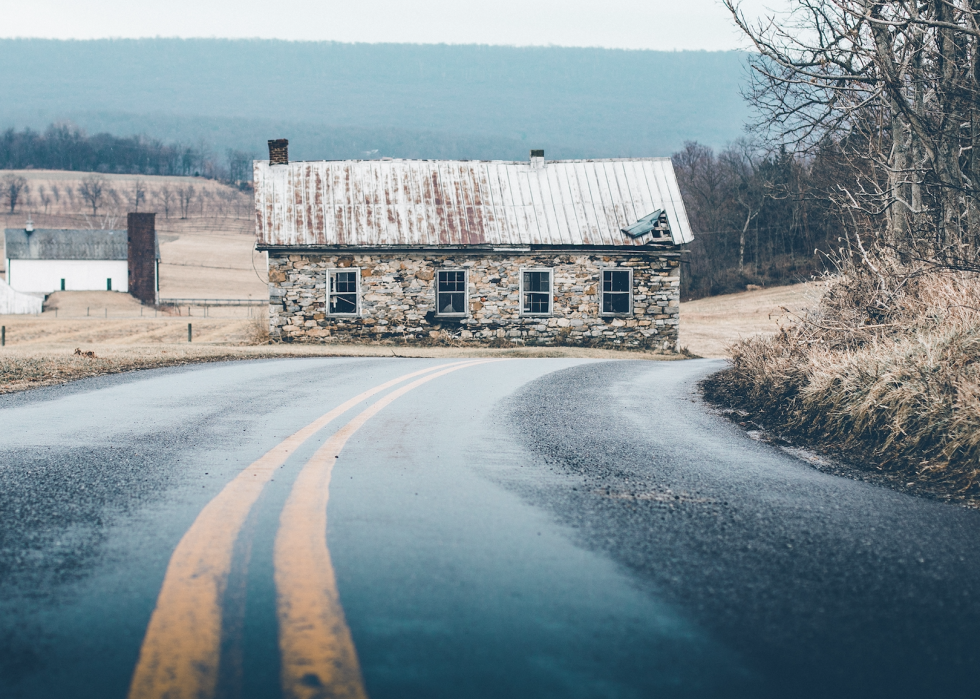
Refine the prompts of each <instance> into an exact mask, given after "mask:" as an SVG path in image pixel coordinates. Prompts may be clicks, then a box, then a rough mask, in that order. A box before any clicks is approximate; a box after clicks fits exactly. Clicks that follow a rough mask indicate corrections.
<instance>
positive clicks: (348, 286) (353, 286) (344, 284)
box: [333, 272, 357, 294]
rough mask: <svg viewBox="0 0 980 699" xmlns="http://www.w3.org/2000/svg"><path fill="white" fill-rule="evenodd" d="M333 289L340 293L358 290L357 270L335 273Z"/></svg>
mask: <svg viewBox="0 0 980 699" xmlns="http://www.w3.org/2000/svg"><path fill="white" fill-rule="evenodd" d="M333 291H334V292H336V293H338V294H344V293H354V292H356V291H357V272H336V273H334V275H333Z"/></svg>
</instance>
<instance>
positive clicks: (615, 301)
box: [602, 292, 630, 313]
mask: <svg viewBox="0 0 980 699" xmlns="http://www.w3.org/2000/svg"><path fill="white" fill-rule="evenodd" d="M602 312H603V313H629V312H630V295H629V294H624V293H618V292H607V293H604V294H603V295H602Z"/></svg>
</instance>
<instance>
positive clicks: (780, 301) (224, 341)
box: [0, 285, 818, 393]
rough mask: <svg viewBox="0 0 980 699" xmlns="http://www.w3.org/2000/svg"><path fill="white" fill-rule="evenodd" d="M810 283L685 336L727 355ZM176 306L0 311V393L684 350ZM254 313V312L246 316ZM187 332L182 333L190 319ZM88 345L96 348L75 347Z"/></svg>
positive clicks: (707, 318)
mask: <svg viewBox="0 0 980 699" xmlns="http://www.w3.org/2000/svg"><path fill="white" fill-rule="evenodd" d="M817 291H818V290H817V289H814V288H813V287H810V286H808V285H798V286H796V287H786V288H781V289H773V290H763V291H751V292H746V293H743V294H733V295H731V296H727V297H716V298H712V299H702V300H699V301H694V302H691V303H689V304H683V305H682V309H681V318H682V320H681V323H682V325H681V327H682V332H681V342H682V346H684V347H687V348H688V350H689V351H690V352H692V353H693V354H697V355H699V356H704V357H724V356H726V347H727V345H728V344H730V343H732V342H735V341H737V340H738V339H740V338H744V337H749V336H752V335H754V334H757V333H764V332H772V331H775V330H776V329H777V327H778V326H777V323H778V322H779V320H780V319H784V318H786V317H787V313H786V311H784V310H782V309H783V308H784V307H785V308H787V309H790V310H791V311H795V310H798V309H800V308H802V307H803V306H804V305H805V304H806V303H808V302H809V300H810V299H812V298H813V297H814V295H815V294H816V293H817ZM187 310H188V309H180V313H181V315H170V314H164V313H161V312H159V311H154V310H153V309H149V308H146V307H143V306H141V305H140V304H139V303H138V302H137V301H136V300H135V299H133V298H132V297H130V296H128V295H127V294H120V293H114V292H106V291H92V292H56V293H54V294H52V295H51V296H50V297H49V298H48V303H47V305H46V310H45V311H44V313H42V314H41V315H39V316H0V324H2V325H3V326H4V327H5V329H6V338H7V345H6V347H4V348H2V349H0V393H7V392H10V391H18V390H23V389H25V388H31V387H37V386H47V385H54V384H60V383H64V382H66V381H69V380H73V379H77V378H85V377H89V376H96V375H99V374H105V373H117V372H121V371H130V370H134V369H144V368H151V367H161V366H175V365H182V364H189V363H196V362H208V361H219V360H235V359H253V358H261V357H312V356H412V357H490V356H492V357H587V358H596V359H655V360H665V359H681V358H683V355H661V354H656V353H652V352H619V351H615V350H595V349H578V348H521V347H515V348H513V349H469V348H467V349H453V348H436V347H396V346H391V345H367V344H365V345H269V344H267V338H268V336H267V334H266V332H265V327H266V323H267V321H266V316H265V314H264V311H262V310H261V309H255V308H252V309H249V308H241V307H232V308H211V309H209V311H208V313H209V315H208V317H203V316H202V315H201V314H202V313H203V312H204V311H203V309H202V308H199V307H195V308H191V309H189V310H190V312H191V313H192V315H190V316H187V315H186V313H187ZM249 315H251V317H249ZM188 323H190V324H191V325H192V331H193V341H192V342H188V341H187V325H188ZM76 349H78V350H80V351H81V352H83V353H87V352H92V353H94V355H95V356H94V357H87V356H84V355H77V354H75V350H76Z"/></svg>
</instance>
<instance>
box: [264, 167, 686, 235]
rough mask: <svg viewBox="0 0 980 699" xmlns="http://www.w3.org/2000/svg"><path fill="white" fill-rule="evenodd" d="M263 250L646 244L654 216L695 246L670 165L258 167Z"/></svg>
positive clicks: (671, 232) (673, 233)
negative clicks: (647, 221)
mask: <svg viewBox="0 0 980 699" xmlns="http://www.w3.org/2000/svg"><path fill="white" fill-rule="evenodd" d="M255 207H256V234H257V237H258V242H259V245H260V246H272V247H278V246H300V247H302V246H334V245H351V246H358V247H361V246H365V247H371V246H422V247H438V246H466V245H494V246H528V245H548V246H552V245H601V246H643V245H645V244H647V242H648V241H649V237H648V236H641V237H640V238H637V239H633V238H631V237H630V236H628V235H627V234H625V233H624V232H623V230H622V229H623V228H626V227H627V226H631V225H633V224H635V223H636V222H637V221H639V220H640V219H642V218H644V217H645V216H648V215H649V214H651V213H652V212H654V211H656V210H657V209H663V210H664V211H665V212H666V214H667V221H668V224H669V227H670V235H671V238H672V240H673V242H674V244H678V245H679V244H682V243H689V242H691V240H693V237H694V236H693V235H692V233H691V225H690V223H689V222H688V219H687V212H686V211H685V209H684V202H683V201H682V200H681V194H680V190H679V189H678V186H677V179H676V177H675V176H674V168H673V166H672V165H671V162H670V159H669V158H636V159H615V160H561V161H547V162H546V163H545V164H544V165H543V166H542V165H537V166H535V165H532V164H531V163H530V162H504V161H476V160H467V161H445V160H443V161H439V160H380V161H379V160H338V161H318V162H293V163H289V164H288V165H269V163H268V161H256V162H255Z"/></svg>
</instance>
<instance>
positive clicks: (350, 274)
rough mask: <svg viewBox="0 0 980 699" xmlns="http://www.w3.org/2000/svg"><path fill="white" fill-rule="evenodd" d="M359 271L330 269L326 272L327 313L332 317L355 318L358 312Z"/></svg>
mask: <svg viewBox="0 0 980 699" xmlns="http://www.w3.org/2000/svg"><path fill="white" fill-rule="evenodd" d="M360 280H361V270H359V269H332V270H330V271H329V272H327V313H329V314H330V315H332V316H356V315H357V314H358V312H359V311H360V303H358V301H359V299H358V291H359V289H358V286H359V284H360Z"/></svg>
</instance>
